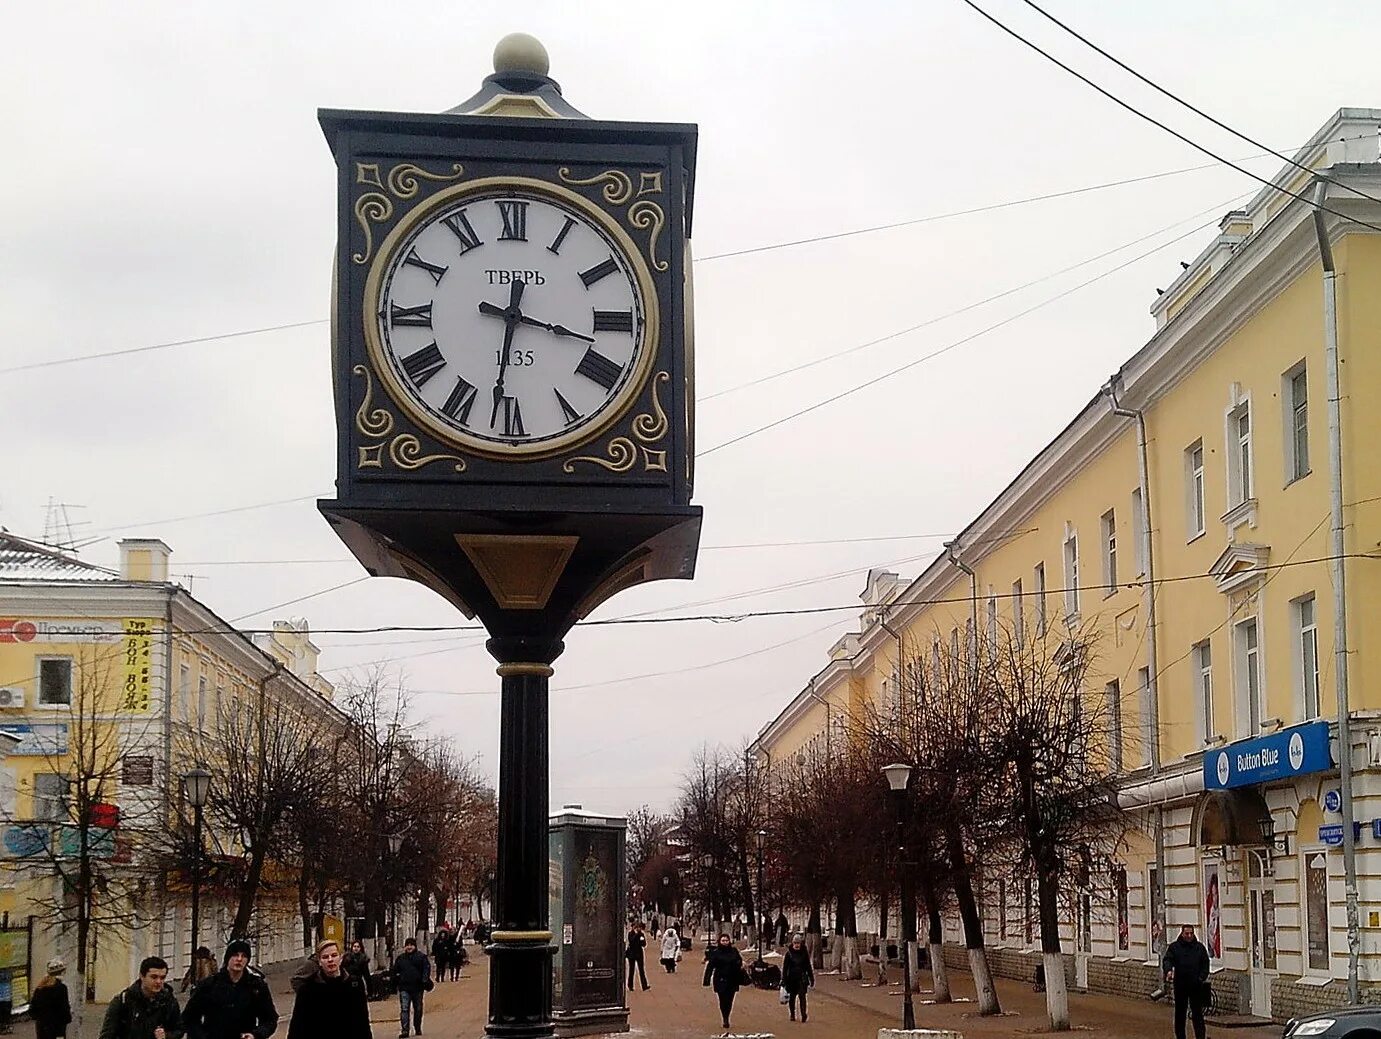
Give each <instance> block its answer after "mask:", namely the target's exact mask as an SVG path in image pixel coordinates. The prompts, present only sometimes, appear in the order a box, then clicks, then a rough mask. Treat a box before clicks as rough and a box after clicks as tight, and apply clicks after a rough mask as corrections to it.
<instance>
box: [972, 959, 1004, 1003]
mask: <svg viewBox="0 0 1381 1039" xmlns="http://www.w3.org/2000/svg"><path fill="white" fill-rule="evenodd" d="M969 970H970V971H971V972H972V974H973V987H974V988H975V989H976V990H977V994H978V1012H979V1013H980V1014H996V1013H999V1012H1000V1011H999V1004H998V1001H997V986H996V985H994V984H993V972H992V970H991V969H990V968H989V967H988V956H987V952H986V951H985V950H983V949H970V950H969Z"/></svg>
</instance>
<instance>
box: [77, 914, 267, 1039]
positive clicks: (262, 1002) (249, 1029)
mask: <svg viewBox="0 0 1381 1039" xmlns="http://www.w3.org/2000/svg"><path fill="white" fill-rule="evenodd" d="M252 953H253V950H252V949H251V948H250V945H249V942H247V941H245V940H244V939H243V938H236V939H235V940H234V941H233V942H231V943H230V944H229V945H227V946H226V947H225V964H224V966H222V967H221V969H220V970H218V971H216V973H215V974H212V975H211V976H210V977H209V978H207V979H206V980H205V981H203V982H202V983H201V984H200V985H198V986H197V987H196V989H195V990H194V991H193V992H192V998H191V999H189V1000H187V1009H186V1011H184V1013H183V1015H182V1019H183V1022H184V1023H185V1024H186V1026H187V1039H246V1037H249V1039H269V1036H271V1035H273V1033H274V1032H275V1031H276V1030H277V1029H278V1009H277V1008H276V1007H275V1006H274V1005H273V994H272V993H271V992H270V991H269V983H268V982H267V981H265V980H264V976H263V975H262V974H260V973H259V972H258V971H257V970H255V969H254V968H252V967H251V966H250V965H249V960H250V956H251V954H252ZM102 1039H105V1037H104V1036H103V1037H102ZM155 1039H157V1037H155Z"/></svg>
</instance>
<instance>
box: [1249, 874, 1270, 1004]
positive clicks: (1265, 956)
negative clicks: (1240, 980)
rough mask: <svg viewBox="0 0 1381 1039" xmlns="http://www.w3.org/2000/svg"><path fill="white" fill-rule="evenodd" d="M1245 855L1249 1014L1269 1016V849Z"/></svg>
mask: <svg viewBox="0 0 1381 1039" xmlns="http://www.w3.org/2000/svg"><path fill="white" fill-rule="evenodd" d="M1246 855H1247V920H1248V925H1249V926H1250V928H1251V933H1250V934H1249V935H1248V941H1249V942H1250V945H1251V949H1250V952H1251V955H1250V957H1249V958H1248V970H1247V974H1248V977H1249V979H1250V981H1251V1013H1252V1014H1254V1015H1255V1016H1257V1017H1270V1016H1271V982H1272V980H1274V978H1275V976H1276V908H1275V893H1274V891H1273V883H1274V878H1273V877H1272V876H1270V873H1271V870H1270V858H1269V856H1270V852H1269V851H1263V850H1261V849H1257V848H1249V849H1247V852H1246Z"/></svg>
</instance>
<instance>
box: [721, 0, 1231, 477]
mask: <svg viewBox="0 0 1381 1039" xmlns="http://www.w3.org/2000/svg"><path fill="white" fill-rule="evenodd" d="M964 2H965V3H967V2H968V0H964ZM1236 197H1240V196H1236ZM1215 208H1216V207H1215ZM1211 223H1213V221H1209V224H1211ZM1207 226H1208V224H1200V225H1198V226H1197V227H1194V228H1191V229H1190V230H1188V231H1186V232H1185V233H1184V234H1182V235H1180V236H1179V237H1177V238H1172V239H1171V240H1170V241H1168V242H1162V243H1161V244H1160V245H1158V246H1156V247H1155V248H1154V249H1150V250H1148V251H1146V252H1144V253H1141V254H1140V255H1138V256H1133V257H1132V258H1131V259H1130V260H1125V261H1123V262H1122V263H1120V264H1118V265H1117V266H1116V267H1112V268H1110V269H1109V270H1106V271H1104V272H1103V273H1101V274H1098V275H1095V276H1094V277H1092V278H1089V279H1088V280H1086V281H1081V282H1080V283H1079V284H1077V285H1074V286H1072V287H1070V288H1068V289H1065V290H1063V291H1062V292H1057V293H1056V294H1055V295H1053V296H1048V297H1047V298H1045V299H1043V300H1041V301H1040V302H1039V303H1036V304H1034V305H1033V306H1030V307H1027V308H1026V309H1025V310H1021V311H1018V312H1017V313H1015V314H1012V315H1011V316H1010V317H1005V318H1003V319H1002V320H1001V321H997V322H994V323H993V324H991V325H989V326H988V327H987V328H982V329H979V330H978V331H977V332H972V333H970V334H969V335H966V336H964V337H963V338H961V339H956V340H955V341H954V342H952V343H950V344H948V345H947V346H942V347H940V348H939V349H938V350H932V351H931V352H930V353H928V354H922V355H921V356H920V357H917V358H915V359H914V360H911V361H908V362H907V363H906V364H903V365H901V366H900V367H897V368H893V369H891V370H890V371H886V372H883V373H882V374H881V375H878V376H875V377H873V378H871V379H868V380H867V381H865V382H861V383H859V384H858V385H857V386H852V387H850V388H849V389H847V390H844V391H842V392H840V393H836V394H835V395H834V396H832V397H826V398H825V399H824V400H822V401H817V402H816V403H814V404H811V405H809V406H808V407H805V408H801V409H800V410H798V411H793V412H791V413H790V414H789V415H784V416H783V417H781V418H779V419H775V420H773V421H772V422H768V423H766V424H765V425H762V426H758V427H757V428H756V429H750V430H749V431H748V432H746V433H740V434H739V435H738V436H736V437H732V438H730V439H728V440H724V441H721V442H720V443H718V444H715V445H714V447H711V448H707V449H706V450H704V451H697V452H696V458H697V459H701V458H707V457H708V456H710V455H712V454H714V453H715V452H716V451H720V450H723V449H724V448H726V447H731V446H733V445H734V444H737V443H740V442H742V441H744V440H747V439H748V438H749V437H754V436H757V435H758V434H759V433H765V432H767V431H768V430H769V429H775V428H776V427H777V426H780V425H784V424H785V423H787V422H790V421H792V420H793V419H798V418H800V417H802V416H803V415H809V414H810V413H811V412H812V411H817V410H819V409H820V408H823V407H825V406H826V405H829V404H833V403H835V402H836V401H840V400H843V399H844V398H845V397H851V396H853V395H854V394H855V393H858V392H859V391H860V390H866V389H867V388H868V387H870V386H876V385H877V384H878V383H880V382H885V381H886V380H888V379H891V378H893V377H894V376H897V375H900V374H902V373H903V372H906V371H910V370H911V369H912V368H915V367H916V366H917V365H920V364H924V363H925V362H926V361H932V360H934V359H935V358H937V357H939V356H941V355H942V354H947V353H949V352H950V351H951V350H955V349H958V348H959V347H961V346H963V345H964V344H966V343H971V342H973V341H974V340H975V339H978V338H980V337H982V336H985V335H987V334H988V333H989V332H993V331H996V330H997V329H999V328H1002V327H1003V326H1004V325H1010V324H1011V323H1012V322H1013V321H1017V320H1019V319H1020V318H1024V317H1026V316H1027V315H1028V314H1033V313H1035V312H1036V311H1037V310H1041V309H1043V308H1044V307H1048V306H1049V305H1050V304H1052V303H1055V302H1057V301H1058V300H1061V299H1064V298H1065V297H1066V296H1070V295H1073V294H1074V293H1076V292H1078V291H1079V290H1081V289H1086V288H1088V287H1089V286H1090V285H1093V284H1094V283H1096V282H1099V281H1102V280H1103V279H1104V278H1107V277H1110V276H1111V275H1113V274H1116V273H1117V272H1118V271H1121V270H1125V269H1126V268H1127V267H1130V266H1131V265H1132V264H1134V263H1139V262H1140V261H1142V260H1144V259H1146V258H1147V257H1148V256H1154V255H1155V254H1156V253H1158V252H1160V251H1161V250H1162V249H1167V248H1169V247H1170V246H1172V245H1174V244H1175V243H1176V242H1180V241H1183V240H1184V239H1186V238H1188V237H1189V236H1190V235H1193V234H1197V233H1198V232H1199V231H1201V230H1203V229H1204V228H1205V227H1207Z"/></svg>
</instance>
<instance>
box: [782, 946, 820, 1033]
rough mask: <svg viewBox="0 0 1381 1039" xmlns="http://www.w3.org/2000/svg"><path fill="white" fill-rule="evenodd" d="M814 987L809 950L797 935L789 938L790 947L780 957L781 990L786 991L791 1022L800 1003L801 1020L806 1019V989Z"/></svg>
mask: <svg viewBox="0 0 1381 1039" xmlns="http://www.w3.org/2000/svg"><path fill="white" fill-rule="evenodd" d="M814 987H815V968H813V967H812V966H811V965H810V950H809V949H807V948H806V942H805V939H804V938H802V937H801V936H800V935H799V934H793V935H792V936H791V945H790V946H788V947H787V950H786V954H785V955H784V956H783V957H782V988H784V989H786V995H787V1003H788V1006H789V1007H790V1008H791V1020H793V1021H795V1020H796V1003H797V1001H798V1000H799V1001H800V1003H801V1020H802V1021H805V1019H806V989H810V988H814Z"/></svg>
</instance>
